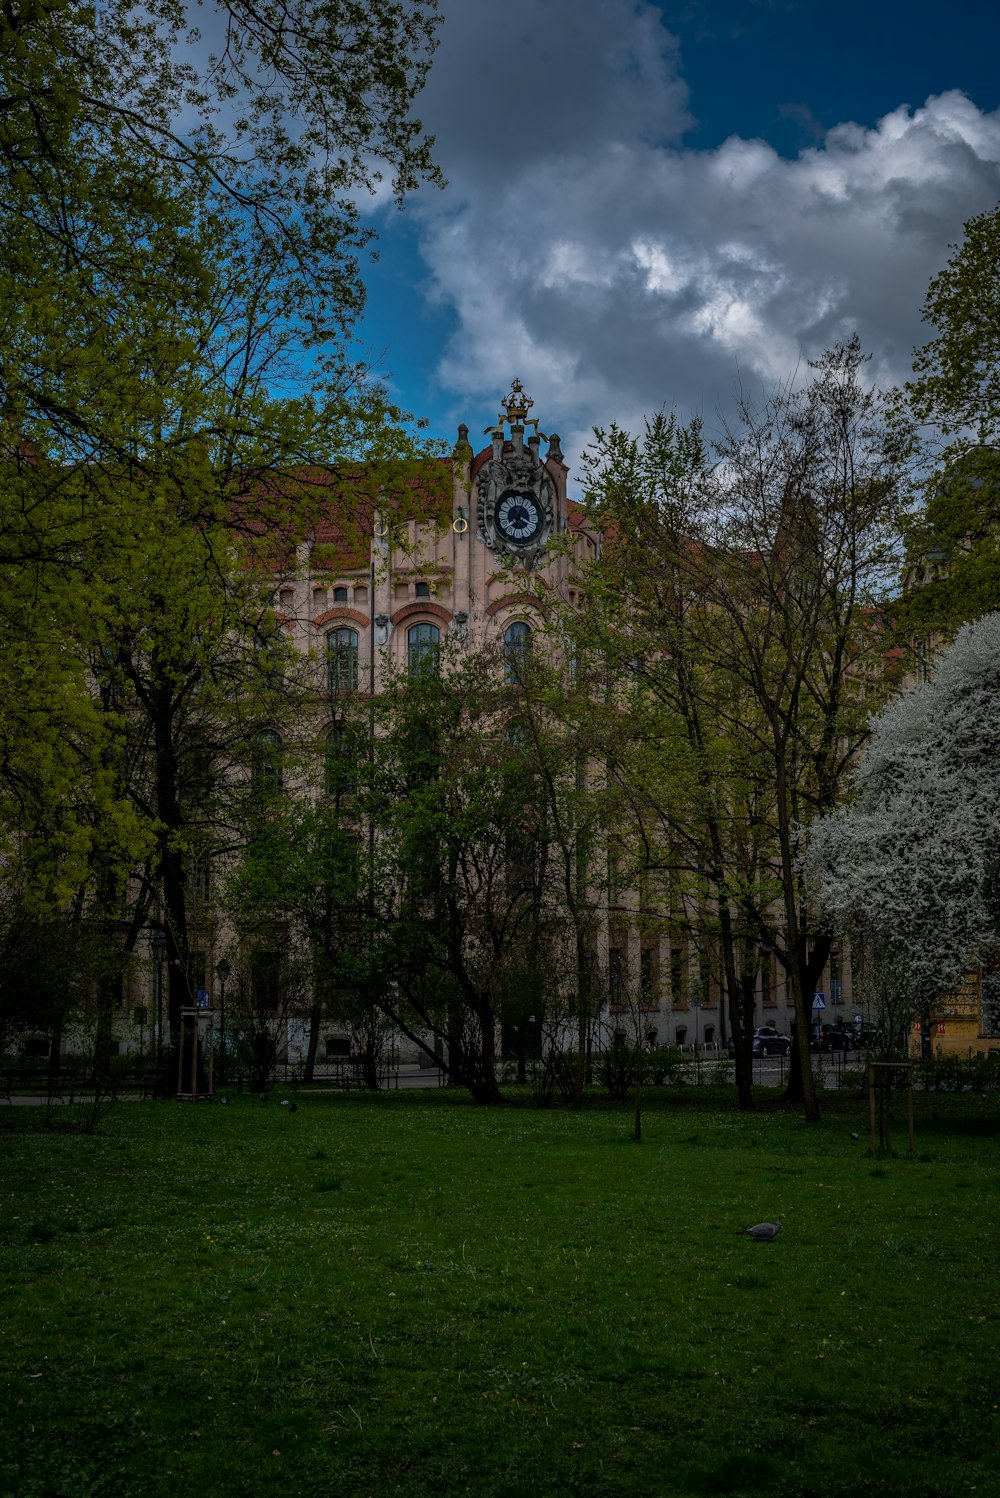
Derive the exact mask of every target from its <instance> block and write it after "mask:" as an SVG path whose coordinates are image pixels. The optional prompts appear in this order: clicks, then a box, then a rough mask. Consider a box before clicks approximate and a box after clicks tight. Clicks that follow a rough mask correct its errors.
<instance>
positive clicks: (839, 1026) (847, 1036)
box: [809, 1021, 858, 1052]
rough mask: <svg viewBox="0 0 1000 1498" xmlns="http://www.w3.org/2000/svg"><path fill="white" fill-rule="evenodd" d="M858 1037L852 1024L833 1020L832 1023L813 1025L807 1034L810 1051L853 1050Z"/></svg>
mask: <svg viewBox="0 0 1000 1498" xmlns="http://www.w3.org/2000/svg"><path fill="white" fill-rule="evenodd" d="M857 1044H858V1037H857V1034H856V1033H855V1030H854V1026H853V1025H845V1024H843V1023H842V1022H839V1021H835V1022H834V1023H833V1024H832V1025H813V1027H812V1033H811V1034H810V1036H809V1049H810V1050H811V1051H827V1052H829V1051H853V1050H855V1049H856V1047H857Z"/></svg>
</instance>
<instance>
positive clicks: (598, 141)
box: [359, 0, 1000, 464]
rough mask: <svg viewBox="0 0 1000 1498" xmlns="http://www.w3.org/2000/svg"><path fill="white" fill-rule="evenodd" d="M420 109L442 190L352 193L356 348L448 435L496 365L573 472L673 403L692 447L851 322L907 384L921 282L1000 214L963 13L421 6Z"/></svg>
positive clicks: (970, 15)
mask: <svg viewBox="0 0 1000 1498" xmlns="http://www.w3.org/2000/svg"><path fill="white" fill-rule="evenodd" d="M441 9H442V11H443V14H444V21H443V25H442V30H441V44H440V47H439V49H438V53H437V56H436V59H435V64H434V68H433V72H432V76H431V79H430V81H429V84H428V86H427V89H426V90H425V93H424V95H423V97H422V99H421V103H420V110H419V112H420V114H421V115H422V117H423V120H424V123H425V125H426V126H427V127H428V128H429V129H430V130H431V131H432V132H434V133H435V134H436V136H437V147H436V155H437V158H438V160H439V161H440V164H441V166H442V168H443V170H444V172H445V174H446V176H447V177H448V179H449V186H448V188H447V189H446V190H445V191H444V192H438V191H434V190H430V189H422V190H421V191H420V192H419V193H418V194H416V195H415V197H413V198H411V199H410V200H409V201H408V204H407V207H406V209H405V210H404V212H403V213H402V214H400V213H398V212H397V211H395V210H394V209H392V208H391V206H388V205H382V204H378V203H376V204H373V205H371V216H372V220H373V222H374V223H375V224H376V226H377V228H378V231H379V236H380V244H379V251H380V259H379V261H378V263H377V264H375V265H373V266H370V267H369V268H368V270H367V272H366V281H367V285H368V293H369V303H368V310H367V314H366V317H365V320H364V323H363V325H362V327H361V328H360V330H359V334H360V339H361V344H362V349H363V351H364V352H365V353H366V354H367V355H368V356H369V357H370V358H372V359H373V360H374V361H375V363H376V365H377V367H378V368H379V370H380V371H381V372H382V374H383V375H384V377H385V378H386V380H387V383H388V384H389V386H390V389H391V390H392V392H393V394H394V395H395V396H396V397H397V399H398V400H400V401H401V402H402V403H403V404H404V405H405V406H406V407H407V408H409V409H410V410H412V411H414V412H415V413H416V414H417V415H420V416H423V417H426V418H428V419H429V421H430V425H431V430H432V431H433V432H435V433H436V434H438V435H441V436H443V437H445V438H447V439H449V440H450V439H451V438H453V436H454V432H455V427H456V425H457V423H458V422H459V421H465V422H467V423H468V424H469V426H470V428H471V429H472V433H473V435H474V436H475V435H476V434H478V432H479V430H481V428H482V427H483V426H485V425H486V424H487V422H489V421H490V420H491V419H493V418H494V417H495V414H496V410H497V402H498V400H499V398H500V396H501V395H502V394H503V393H504V391H505V390H506V389H507V388H508V386H509V384H510V380H511V379H512V377H513V376H514V375H517V376H519V377H520V378H521V379H522V380H523V382H524V384H525V386H526V388H527V389H528V390H529V392H530V393H531V394H532V395H533V396H534V398H535V408H534V413H533V414H535V415H537V416H538V417H539V419H540V421H541V425H542V428H543V430H545V431H551V430H552V429H556V430H558V431H559V432H560V433H561V435H562V437H563V446H564V449H565V450H566V451H567V454H568V455H569V457H570V461H571V463H573V464H575V462H576V458H577V455H578V453H579V451H580V448H581V447H582V445H583V444H584V443H585V442H586V440H587V436H588V433H589V431H590V429H591V428H592V427H593V426H594V425H595V424H599V425H606V424H607V423H609V422H610V421H612V420H617V421H619V422H621V423H623V424H625V425H626V426H629V427H631V428H633V429H635V428H636V427H637V426H638V425H639V424H640V423H641V420H642V417H643V415H644V414H645V413H647V412H651V411H653V410H656V409H657V408H658V407H660V406H661V405H666V406H668V407H671V406H675V407H676V408H677V409H678V411H679V412H680V413H681V414H682V415H683V416H684V417H687V416H690V415H692V414H694V413H698V414H701V415H702V416H703V417H704V419H705V421H706V424H707V426H708V428H709V430H710V431H711V430H712V429H713V428H716V429H717V428H718V427H719V426H720V425H721V423H722V422H723V421H724V420H725V419H726V418H727V416H729V415H730V414H731V412H732V410H733V407H734V404H735V400H736V394H737V391H738V390H740V391H742V392H744V393H750V394H751V396H757V395H758V394H759V395H763V394H764V393H766V392H767V391H769V390H771V389H773V388H774V387H775V385H776V384H778V383H780V382H783V381H786V380H789V379H795V378H801V375H802V371H803V368H804V366H805V361H807V360H808V359H809V358H811V357H815V356H816V355H817V354H819V353H820V352H821V351H822V349H823V348H825V347H828V346H830V344H832V343H833V342H834V341H836V340H837V339H838V338H843V337H846V336H849V335H850V334H851V333H853V332H855V331H857V332H858V333H859V334H860V335H861V338H862V341H863V343H864V345H865V347H866V348H867V349H868V351H869V352H871V354H872V355H873V359H872V365H871V368H872V372H873V376H874V377H875V378H877V379H878V380H879V382H880V383H892V382H895V381H898V380H901V379H905V378H906V375H907V373H908V371H909V366H910V355H911V352H912V348H913V345H914V344H915V343H919V342H921V341H923V339H924V338H925V337H926V336H927V335H926V329H925V327H924V325H923V324H922V323H921V320H920V308H921V303H922V301H923V296H924V292H925V290H926V286H927V282H928V280H929V278H930V276H931V275H932V274H933V273H934V272H935V271H936V270H937V269H939V268H940V267H941V266H942V265H943V264H944V262H945V260H946V259H947V255H948V246H949V244H951V243H954V242H956V241H957V240H959V239H960V237H961V230H962V224H963V222H964V221H965V220H966V219H967V218H968V217H970V216H971V215H972V214H974V213H977V212H981V211H983V210H985V209H989V208H992V207H993V206H995V205H996V204H997V203H998V201H1000V108H998V106H1000V81H998V79H1000V70H998V68H997V61H998V58H1000V45H998V43H1000V18H998V16H997V15H996V14H995V10H994V7H989V6H986V5H981V4H979V3H977V0H956V3H953V4H951V5H950V6H948V7H947V8H945V7H943V6H940V5H933V6H932V5H930V4H925V3H919V0H918V3H910V4H907V5H905V6H904V5H902V4H899V3H897V0H891V3H886V0H883V3H882V4H881V5H877V4H870V5H862V4H860V3H858V0H840V3H837V4H822V5H821V4H818V3H815V0H775V3H766V0H762V3H750V4H732V3H730V4H718V3H713V4H711V5H709V4H704V3H697V0H690V3H684V0H676V3H674V0H668V3H664V4H653V3H649V0H506V3H502V4H499V5H487V4H485V3H483V0H441Z"/></svg>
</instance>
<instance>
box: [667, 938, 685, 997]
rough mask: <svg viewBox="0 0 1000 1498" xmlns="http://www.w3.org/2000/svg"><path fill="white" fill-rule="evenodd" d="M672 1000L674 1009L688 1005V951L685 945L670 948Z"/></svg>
mask: <svg viewBox="0 0 1000 1498" xmlns="http://www.w3.org/2000/svg"><path fill="white" fill-rule="evenodd" d="M670 1002H671V1005H672V1006H673V1008H674V1009H686V1008H687V1006H688V987H687V952H686V951H685V950H684V948H683V947H671V948H670Z"/></svg>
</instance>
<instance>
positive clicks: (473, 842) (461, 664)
mask: <svg viewBox="0 0 1000 1498" xmlns="http://www.w3.org/2000/svg"><path fill="white" fill-rule="evenodd" d="M439 664H440V669H435V670H427V671H424V672H421V673H419V674H417V675H416V676H413V677H410V678H408V679H401V680H399V681H398V682H396V683H394V684H392V685H391V686H390V688H389V689H388V690H387V691H386V692H385V693H384V694H383V696H382V697H381V698H380V699H379V701H378V702H377V704H376V714H377V724H378V737H377V740H376V750H377V775H378V780H377V783H376V786H375V799H374V801H373V804H372V813H373V815H374V816H375V818H376V829H377V835H378V838H379V839H380V842H381V844H382V846H384V847H385V849H386V850H388V851H390V852H391V853H392V855H393V857H394V859H395V877H394V881H393V882H394V887H395V890H396V899H397V908H396V913H395V918H394V921H393V924H392V951H391V958H392V963H393V971H394V974H395V981H396V986H395V988H394V989H391V990H388V991H387V992H386V993H385V994H384V995H383V999H382V1002H383V1004H384V1006H385V1008H386V1012H387V1013H388V1014H389V1016H390V1018H391V1019H392V1020H393V1022H394V1023H395V1024H397V1025H398V1026H399V1027H400V1028H401V1029H402V1030H403V1031H404V1032H405V1033H407V1034H409V1035H410V1036H411V1038H412V1039H414V1040H415V1041H416V1042H417V1043H418V1044H419V1045H421V1046H422V1047H423V1048H424V1049H425V1050H427V1051H428V1053H429V1054H432V1055H435V1056H436V1055H437V1051H436V1050H434V1048H433V1047H432V1046H431V1045H430V1044H429V1043H428V1041H427V1038H426V1037H427V1034H428V1033H429V1034H430V1035H432V1036H433V1037H435V1039H436V1041H437V1042H438V1044H439V1046H440V1047H441V1048H442V1049H443V1056H442V1058H441V1060H442V1064H443V1065H444V1067H445V1068H446V1070H447V1072H448V1075H449V1078H450V1079H451V1080H453V1081H454V1082H457V1083H459V1084H461V1085H463V1086H466V1087H468V1088H469V1090H470V1091H471V1093H472V1095H473V1097H474V1098H475V1099H476V1101H477V1102H482V1103H496V1102H499V1101H501V1092H500V1078H499V1074H498V1047H499V1041H500V1035H501V1029H502V1024H503V1018H504V1015H503V1001H504V997H505V996H506V995H509V994H510V992H511V988H512V984H513V982H514V980H515V978H516V974H517V973H518V972H519V971H520V968H521V966H522V963H523V959H524V956H525V954H526V953H528V952H530V950H531V947H532V944H533V943H537V942H538V940H539V936H540V932H539V920H540V911H541V910H542V909H543V907H544V904H545V890H546V885H547V879H548V853H549V843H548V839H547V836H546V829H545V805H544V802H543V801H542V799H541V798H540V796H539V792H538V781H537V774H536V770H535V767H534V766H533V764H532V762H531V758H530V755H528V754H526V753H525V751H524V746H523V742H522V739H521V735H520V734H519V733H518V731H517V728H516V722H515V719H516V711H515V710H514V709H515V704H514V703H513V702H512V700H511V697H510V693H509V690H508V689H507V688H505V686H504V683H503V663H502V658H501V656H500V654H499V653H498V652H494V651H488V650H487V651H481V652H480V651H470V652H469V653H468V654H466V655H463V654H461V653H460V652H457V651H456V652H454V653H452V652H447V651H445V652H443V653H442V658H441V661H440V663H439ZM394 995H395V996H396V997H395V998H394Z"/></svg>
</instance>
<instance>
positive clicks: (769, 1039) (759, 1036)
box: [752, 1025, 792, 1056]
mask: <svg viewBox="0 0 1000 1498" xmlns="http://www.w3.org/2000/svg"><path fill="white" fill-rule="evenodd" d="M791 1049H792V1042H791V1041H790V1040H789V1038H788V1036H787V1035H782V1033H781V1031H780V1030H776V1029H775V1028H774V1026H773V1025H761V1026H760V1027H759V1028H758V1029H756V1030H755V1031H754V1032H753V1046H752V1050H753V1054H754V1055H755V1056H787V1055H788V1053H789V1051H790V1050H791Z"/></svg>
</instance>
